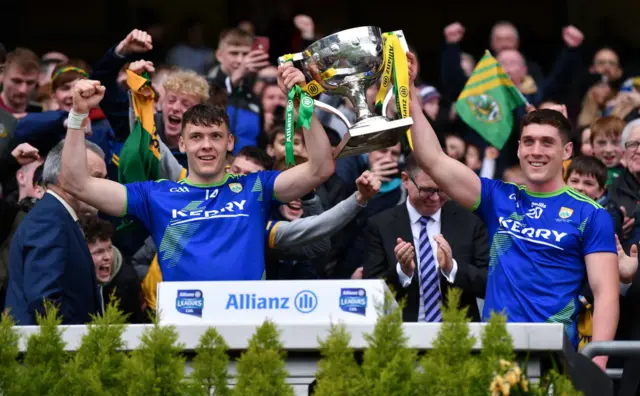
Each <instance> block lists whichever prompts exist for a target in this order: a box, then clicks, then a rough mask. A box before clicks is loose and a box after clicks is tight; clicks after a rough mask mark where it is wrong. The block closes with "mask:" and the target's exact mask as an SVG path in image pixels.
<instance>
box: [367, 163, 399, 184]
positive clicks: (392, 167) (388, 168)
mask: <svg viewBox="0 0 640 396" xmlns="http://www.w3.org/2000/svg"><path fill="white" fill-rule="evenodd" d="M370 170H371V172H372V174H373V175H374V176H375V177H376V178H378V179H379V180H381V181H385V182H387V181H391V179H392V176H394V175H397V174H399V173H400V170H399V169H398V161H395V160H391V159H389V158H387V157H380V159H379V160H377V161H376V162H374V163H373V164H371V169H370Z"/></svg>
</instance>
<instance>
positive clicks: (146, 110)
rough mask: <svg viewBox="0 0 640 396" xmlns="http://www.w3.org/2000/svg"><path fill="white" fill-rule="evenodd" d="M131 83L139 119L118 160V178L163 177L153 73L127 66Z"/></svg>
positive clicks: (123, 180) (139, 179)
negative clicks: (154, 115)
mask: <svg viewBox="0 0 640 396" xmlns="http://www.w3.org/2000/svg"><path fill="white" fill-rule="evenodd" d="M127 84H129V88H131V99H132V104H133V111H134V113H135V122H134V124H133V128H131V133H130V134H129V137H127V140H126V141H125V142H124V145H123V146H122V150H121V151H120V158H119V163H118V181H119V182H120V183H122V184H126V183H132V182H137V181H147V180H157V179H159V178H160V148H159V143H158V134H157V132H156V126H155V122H154V120H153V106H154V96H155V93H154V91H153V89H152V88H151V82H150V80H149V76H148V74H147V75H143V76H139V75H137V74H135V73H133V72H131V71H130V70H127Z"/></svg>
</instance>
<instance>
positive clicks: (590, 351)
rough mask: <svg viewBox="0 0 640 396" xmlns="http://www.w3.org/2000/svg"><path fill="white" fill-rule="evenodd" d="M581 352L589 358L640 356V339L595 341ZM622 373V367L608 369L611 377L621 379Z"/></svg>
mask: <svg viewBox="0 0 640 396" xmlns="http://www.w3.org/2000/svg"><path fill="white" fill-rule="evenodd" d="M580 353H581V354H583V355H584V356H586V357H588V358H589V359H593V358H594V357H596V356H618V357H631V356H640V341H595V342H590V343H589V344H587V345H586V346H585V347H584V348H582V350H581V351H580ZM622 374H623V370H622V369H607V375H608V376H609V378H611V379H614V380H619V379H620V378H622Z"/></svg>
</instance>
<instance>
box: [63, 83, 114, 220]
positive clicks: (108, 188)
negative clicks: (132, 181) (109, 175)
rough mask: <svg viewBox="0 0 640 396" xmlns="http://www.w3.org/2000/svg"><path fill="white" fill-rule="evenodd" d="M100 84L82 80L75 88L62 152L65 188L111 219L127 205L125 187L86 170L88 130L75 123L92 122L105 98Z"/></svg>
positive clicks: (103, 89)
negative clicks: (89, 117) (91, 119)
mask: <svg viewBox="0 0 640 396" xmlns="http://www.w3.org/2000/svg"><path fill="white" fill-rule="evenodd" d="M104 92H105V88H104V87H103V86H102V85H100V82H99V81H92V80H80V81H78V82H77V83H76V84H75V85H74V87H73V109H72V110H71V113H70V115H69V118H70V119H69V122H68V124H69V127H68V129H67V137H66V139H65V143H64V149H63V150H62V177H61V178H60V179H61V180H60V182H61V184H62V188H64V189H65V191H67V192H68V193H70V194H72V195H73V196H74V197H76V198H77V199H79V200H81V201H83V202H85V203H87V204H89V205H91V206H93V207H94V208H97V209H98V210H99V211H101V212H103V213H106V214H108V215H110V216H121V215H122V214H123V213H124V211H125V209H126V205H127V191H126V189H125V187H124V186H123V185H121V184H119V183H116V182H114V181H111V180H107V179H101V178H97V177H93V176H91V175H90V174H89V171H88V169H87V148H86V144H85V129H84V126H80V125H79V124H78V123H77V122H74V120H73V119H80V120H81V119H82V118H84V121H83V122H82V124H83V125H84V124H85V123H86V122H88V121H89V119H88V118H87V117H88V115H89V110H91V108H93V107H96V106H97V105H98V104H99V103H100V100H102V98H103V97H104Z"/></svg>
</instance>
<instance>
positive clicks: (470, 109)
mask: <svg viewBox="0 0 640 396" xmlns="http://www.w3.org/2000/svg"><path fill="white" fill-rule="evenodd" d="M526 103H527V102H526V100H525V99H524V97H523V96H522V94H521V93H520V91H518V88H516V87H515V85H513V82H512V81H511V79H510V78H509V76H508V75H507V73H505V71H504V69H503V68H502V65H500V63H498V61H497V60H496V58H494V57H493V56H491V53H490V52H489V51H485V54H484V56H483V57H482V59H480V62H478V64H477V65H476V68H475V69H474V70H473V73H472V74H471V77H469V80H467V84H466V85H465V86H464V89H463V90H462V92H461V93H460V96H458V101H457V102H456V111H457V112H458V114H459V115H460V118H462V120H463V121H464V122H465V123H466V124H467V125H469V126H470V127H471V128H473V129H474V130H475V131H476V132H478V134H479V135H480V136H482V137H483V138H484V139H485V140H486V141H487V142H489V143H490V144H491V145H492V146H494V147H496V148H497V149H498V150H500V149H502V147H503V146H504V144H505V143H506V142H507V139H509V135H510V134H511V129H512V128H513V113H512V111H513V110H514V109H516V108H517V107H519V106H522V105H524V104H526Z"/></svg>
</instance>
